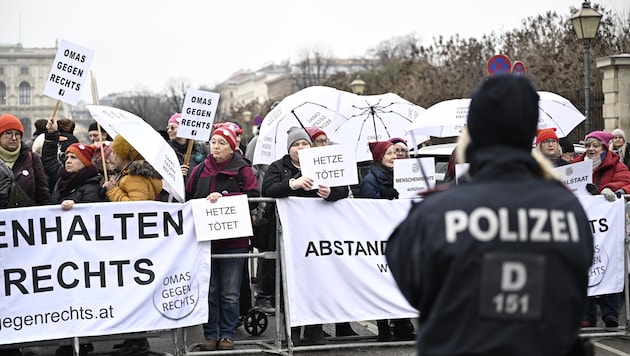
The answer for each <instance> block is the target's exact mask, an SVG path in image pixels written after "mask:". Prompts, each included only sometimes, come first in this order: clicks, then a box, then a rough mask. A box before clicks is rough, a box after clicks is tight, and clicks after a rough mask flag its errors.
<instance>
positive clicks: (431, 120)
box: [405, 99, 470, 148]
mask: <svg viewBox="0 0 630 356" xmlns="http://www.w3.org/2000/svg"><path fill="white" fill-rule="evenodd" d="M469 106H470V99H451V100H445V101H441V102H439V103H437V104H434V105H432V106H430V107H428V108H427V109H426V110H424V111H423V112H422V113H421V114H420V116H419V117H418V118H417V119H416V120H414V121H413V122H411V124H409V125H408V126H407V128H406V129H405V136H406V137H407V138H408V140H410V141H411V142H412V143H413V144H412V145H411V146H412V148H415V147H416V146H417V144H419V143H422V142H424V141H426V140H427V139H429V138H430V137H431V136H433V137H453V136H459V134H460V132H461V130H462V129H463V128H464V126H465V125H466V118H467V117H468V107H469Z"/></svg>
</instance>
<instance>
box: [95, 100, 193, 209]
mask: <svg viewBox="0 0 630 356" xmlns="http://www.w3.org/2000/svg"><path fill="white" fill-rule="evenodd" d="M87 108H88V110H89V111H90V114H92V117H93V118H94V119H95V120H96V121H97V122H98V123H99V124H100V125H101V126H102V127H103V128H104V129H105V131H107V133H109V134H110V135H111V136H112V137H116V136H117V135H119V134H120V135H122V136H123V137H124V138H125V139H126V140H127V141H128V142H129V143H130V144H131V145H132V146H133V147H134V148H135V149H136V150H138V152H139V153H140V154H141V155H142V156H143V157H144V159H145V160H147V161H148V162H149V163H151V165H152V166H153V168H155V170H156V171H158V172H159V173H160V174H161V175H162V182H163V183H164V189H165V190H166V191H168V192H169V193H170V194H172V195H173V197H174V198H175V199H177V200H179V201H182V202H183V201H184V196H185V192H184V177H183V176H182V173H181V168H180V165H179V160H178V159H177V155H176V154H175V151H174V150H173V148H172V147H171V146H170V145H169V144H168V142H166V140H164V138H163V137H162V136H161V135H160V134H159V133H158V132H157V131H155V130H154V129H153V127H151V125H149V124H148V123H147V122H146V121H144V120H142V119H141V118H139V117H138V116H136V115H134V114H132V113H130V112H127V111H124V110H120V109H117V108H112V107H108V106H98V105H87Z"/></svg>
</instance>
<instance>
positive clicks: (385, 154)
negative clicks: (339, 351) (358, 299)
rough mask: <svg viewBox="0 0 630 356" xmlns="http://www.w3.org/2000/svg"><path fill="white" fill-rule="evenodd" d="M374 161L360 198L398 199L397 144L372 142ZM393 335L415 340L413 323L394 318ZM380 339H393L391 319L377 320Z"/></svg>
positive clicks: (363, 184)
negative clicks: (395, 169)
mask: <svg viewBox="0 0 630 356" xmlns="http://www.w3.org/2000/svg"><path fill="white" fill-rule="evenodd" d="M369 145H370V151H372V163H371V164H370V170H369V171H368V173H367V174H366V175H365V178H363V181H361V184H360V186H359V197H360V198H372V199H389V200H392V199H398V191H397V190H396V188H394V160H396V159H398V158H397V154H396V146H395V144H394V142H392V140H389V141H377V142H370V144H369ZM392 323H393V324H394V333H393V337H394V338H396V339H397V340H413V339H415V337H416V335H415V334H414V333H413V324H411V321H410V320H409V319H393V320H392ZM376 325H377V326H378V337H377V340H378V341H391V340H392V333H391V331H390V327H389V320H387V319H382V320H377V321H376Z"/></svg>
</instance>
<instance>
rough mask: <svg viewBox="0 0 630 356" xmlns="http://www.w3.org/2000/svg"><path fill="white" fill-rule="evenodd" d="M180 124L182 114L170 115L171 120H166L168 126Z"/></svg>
mask: <svg viewBox="0 0 630 356" xmlns="http://www.w3.org/2000/svg"><path fill="white" fill-rule="evenodd" d="M181 122H182V114H180V113H175V114H173V115H171V118H170V119H168V123H169V124H177V125H179V124H180V123H181Z"/></svg>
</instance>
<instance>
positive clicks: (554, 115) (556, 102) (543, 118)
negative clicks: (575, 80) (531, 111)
mask: <svg viewBox="0 0 630 356" xmlns="http://www.w3.org/2000/svg"><path fill="white" fill-rule="evenodd" d="M538 96H539V97H540V101H539V102H538V109H539V111H538V128H539V129H544V128H550V127H555V128H556V135H558V137H565V136H567V135H568V134H569V133H570V132H571V131H572V130H573V129H574V128H575V127H576V126H578V125H579V124H580V123H581V122H582V121H584V120H585V119H586V117H585V116H584V114H583V113H581V112H580V110H578V109H577V108H576V107H575V106H574V105H573V104H572V103H571V102H570V101H569V100H568V99H566V98H564V97H563V96H561V95H558V94H556V93H551V92H546V91H539V92H538Z"/></svg>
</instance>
